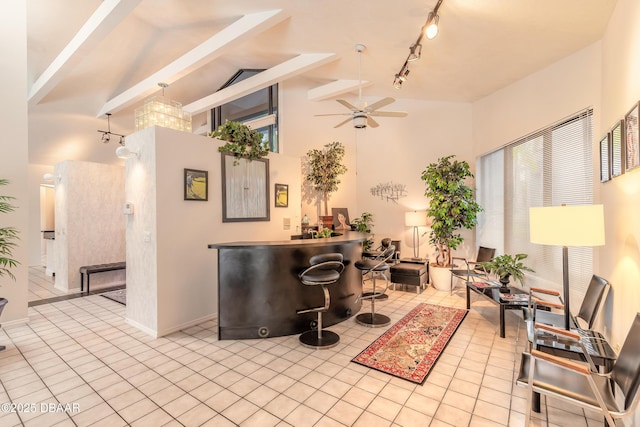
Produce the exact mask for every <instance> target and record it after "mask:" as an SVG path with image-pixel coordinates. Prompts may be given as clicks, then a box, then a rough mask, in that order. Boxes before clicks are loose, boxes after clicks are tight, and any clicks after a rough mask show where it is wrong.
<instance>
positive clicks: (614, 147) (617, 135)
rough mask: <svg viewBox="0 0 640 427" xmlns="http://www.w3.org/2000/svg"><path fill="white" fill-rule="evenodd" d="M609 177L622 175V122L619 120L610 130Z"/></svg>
mask: <svg viewBox="0 0 640 427" xmlns="http://www.w3.org/2000/svg"><path fill="white" fill-rule="evenodd" d="M609 133H610V136H609V137H610V138H611V177H612V178H613V177H616V176H619V175H622V174H623V173H624V146H623V145H622V141H623V140H624V120H620V121H619V122H618V123H616V125H615V126H614V127H613V128H612V129H611V132H609Z"/></svg>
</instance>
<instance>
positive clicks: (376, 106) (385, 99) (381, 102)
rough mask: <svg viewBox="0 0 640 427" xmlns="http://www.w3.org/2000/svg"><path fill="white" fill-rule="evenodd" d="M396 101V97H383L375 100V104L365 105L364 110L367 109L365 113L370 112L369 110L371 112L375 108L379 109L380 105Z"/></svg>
mask: <svg viewBox="0 0 640 427" xmlns="http://www.w3.org/2000/svg"><path fill="white" fill-rule="evenodd" d="M394 101H395V99H393V98H391V97H387V98H383V99H381V100H380V101H378V102H374V103H373V104H371V105H369V106H367V107H365V109H364V111H365V113H368V112H371V111H373V110H377V109H378V108H380V107H384V106H385V105H389V104H391V103H392V102H394Z"/></svg>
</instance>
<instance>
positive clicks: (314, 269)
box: [296, 253, 344, 348]
mask: <svg viewBox="0 0 640 427" xmlns="http://www.w3.org/2000/svg"><path fill="white" fill-rule="evenodd" d="M342 260H343V257H342V254H341V253H328V254H321V255H314V256H312V257H311V258H310V259H309V264H311V266H310V267H309V268H307V269H306V270H304V271H303V272H302V273H300V274H299V275H298V277H299V278H300V282H302V284H303V285H307V286H320V287H321V288H322V292H323V293H324V305H323V306H321V307H315V308H308V309H304V310H298V311H296V313H297V314H304V313H318V325H317V332H316V331H314V330H310V331H306V332H303V333H302V334H301V335H300V343H301V344H302V345H303V346H305V347H309V348H331V347H334V346H336V345H338V342H339V341H340V336H339V335H338V334H336V333H335V332H331V331H325V330H323V329H322V313H324V312H326V311H327V310H328V309H329V305H330V303H331V300H330V298H329V290H328V289H327V288H326V286H327V285H331V284H333V283H336V282H337V281H338V279H340V274H342V271H343V270H344V264H343V263H342Z"/></svg>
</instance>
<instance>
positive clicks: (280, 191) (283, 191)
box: [274, 184, 289, 208]
mask: <svg viewBox="0 0 640 427" xmlns="http://www.w3.org/2000/svg"><path fill="white" fill-rule="evenodd" d="M274 194H275V196H274V199H275V201H276V202H275V203H276V208H286V207H288V206H289V186H288V185H287V184H275V192H274Z"/></svg>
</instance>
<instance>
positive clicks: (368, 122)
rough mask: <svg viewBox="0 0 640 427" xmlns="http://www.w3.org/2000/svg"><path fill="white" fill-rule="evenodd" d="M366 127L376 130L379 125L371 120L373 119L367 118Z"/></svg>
mask: <svg viewBox="0 0 640 427" xmlns="http://www.w3.org/2000/svg"><path fill="white" fill-rule="evenodd" d="M367 126H371V127H372V128H377V127H378V126H380V125H379V124H378V122H376V121H375V120H373V117H371V116H367Z"/></svg>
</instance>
